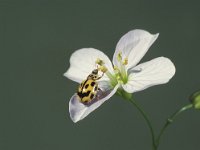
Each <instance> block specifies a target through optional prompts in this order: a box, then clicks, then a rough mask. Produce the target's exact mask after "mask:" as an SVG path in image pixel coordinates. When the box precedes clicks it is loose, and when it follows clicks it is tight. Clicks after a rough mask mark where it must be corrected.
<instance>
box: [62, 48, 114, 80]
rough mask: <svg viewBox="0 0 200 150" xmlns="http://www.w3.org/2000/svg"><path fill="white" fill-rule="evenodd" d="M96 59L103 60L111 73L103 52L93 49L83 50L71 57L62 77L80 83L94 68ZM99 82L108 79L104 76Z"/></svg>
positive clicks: (107, 59) (109, 64) (108, 62)
mask: <svg viewBox="0 0 200 150" xmlns="http://www.w3.org/2000/svg"><path fill="white" fill-rule="evenodd" d="M97 58H99V59H101V60H103V61H104V62H105V66H106V67H107V68H108V70H109V71H110V72H112V70H113V69H112V63H111V61H110V60H109V58H108V57H107V56H106V55H105V54H104V53H103V52H101V51H99V50H97V49H94V48H83V49H79V50H77V51H75V52H74V53H73V54H72V55H71V57H70V67H69V69H68V70H67V72H66V73H64V76H66V77H67V78H69V79H71V80H73V81H76V82H78V83H80V82H82V81H83V80H84V79H86V78H87V76H88V75H89V74H90V73H91V72H92V70H94V69H95V68H96V64H95V61H96V60H97ZM101 80H108V78H107V76H106V75H104V76H103V77H102V79H101Z"/></svg>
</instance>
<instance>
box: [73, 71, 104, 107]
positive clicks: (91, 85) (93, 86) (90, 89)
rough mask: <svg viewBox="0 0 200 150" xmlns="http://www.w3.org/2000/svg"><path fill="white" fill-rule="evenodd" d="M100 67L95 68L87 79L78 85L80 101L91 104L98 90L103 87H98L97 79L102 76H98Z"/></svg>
mask: <svg viewBox="0 0 200 150" xmlns="http://www.w3.org/2000/svg"><path fill="white" fill-rule="evenodd" d="M98 72H99V70H98V69H94V70H93V71H92V73H91V74H89V75H88V77H87V79H86V80H84V81H83V82H82V83H81V84H80V85H79V87H78V91H77V95H78V97H79V100H80V102H82V103H83V104H89V103H90V102H92V100H93V99H94V98H95V97H96V96H97V92H98V91H100V90H101V89H100V88H98V83H97V82H96V80H99V79H100V78H101V77H102V76H103V74H104V73H103V74H102V75H101V76H98Z"/></svg>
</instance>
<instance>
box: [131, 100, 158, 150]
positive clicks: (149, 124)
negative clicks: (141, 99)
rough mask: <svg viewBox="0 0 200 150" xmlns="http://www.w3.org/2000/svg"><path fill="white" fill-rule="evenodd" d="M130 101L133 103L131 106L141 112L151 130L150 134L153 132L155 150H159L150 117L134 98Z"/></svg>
mask: <svg viewBox="0 0 200 150" xmlns="http://www.w3.org/2000/svg"><path fill="white" fill-rule="evenodd" d="M129 101H130V102H131V104H133V105H134V106H135V107H136V108H137V109H138V110H139V112H140V113H141V114H142V116H143V117H144V119H145V121H146V123H147V125H148V127H149V129H150V132H151V138H152V146H153V150H157V148H156V143H155V134H154V130H153V127H152V124H151V121H150V120H149V117H148V116H147V114H146V112H145V111H144V110H143V109H142V108H141V107H140V106H139V105H138V104H137V103H136V101H135V100H134V99H133V98H131V99H129Z"/></svg>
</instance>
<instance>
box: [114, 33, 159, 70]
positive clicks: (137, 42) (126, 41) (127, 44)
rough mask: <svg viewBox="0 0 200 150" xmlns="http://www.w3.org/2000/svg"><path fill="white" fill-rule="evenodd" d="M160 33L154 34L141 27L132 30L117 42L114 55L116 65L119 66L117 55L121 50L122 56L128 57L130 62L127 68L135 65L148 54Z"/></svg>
mask: <svg viewBox="0 0 200 150" xmlns="http://www.w3.org/2000/svg"><path fill="white" fill-rule="evenodd" d="M158 35H159V34H158V33H157V34H154V35H153V34H150V33H149V32H147V31H145V30H140V29H136V30H132V31H129V32H128V33H126V34H125V35H124V36H122V37H121V39H120V40H119V42H118V43H117V46H116V49H115V53H114V56H113V63H114V65H117V66H119V64H118V62H117V59H116V57H117V54H118V53H119V52H120V51H121V52H122V58H123V59H124V58H126V57H127V58H128V64H127V66H126V68H131V67H134V66H135V65H136V64H137V63H138V62H139V61H140V60H141V59H142V57H143V56H144V55H145V54H146V52H147V51H148V49H149V47H150V46H151V45H152V44H153V43H154V41H155V40H156V39H157V37H158Z"/></svg>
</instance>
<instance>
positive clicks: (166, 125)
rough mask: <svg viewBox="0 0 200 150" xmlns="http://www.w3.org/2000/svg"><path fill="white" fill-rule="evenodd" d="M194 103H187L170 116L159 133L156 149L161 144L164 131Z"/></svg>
mask: <svg viewBox="0 0 200 150" xmlns="http://www.w3.org/2000/svg"><path fill="white" fill-rule="evenodd" d="M192 107H193V105H192V104H189V105H186V106H184V107H182V108H181V109H179V110H178V111H176V112H175V113H174V114H172V115H171V117H169V118H168V119H167V121H166V123H165V125H164V126H163V128H162V129H161V130H160V133H159V135H158V138H157V139H156V149H157V148H158V146H159V144H160V139H161V136H162V135H163V133H164V132H165V130H166V128H167V127H168V126H169V125H170V124H171V123H172V122H173V121H174V119H175V118H176V117H177V116H178V115H179V114H180V113H182V112H183V111H185V110H188V109H190V108H192Z"/></svg>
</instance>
